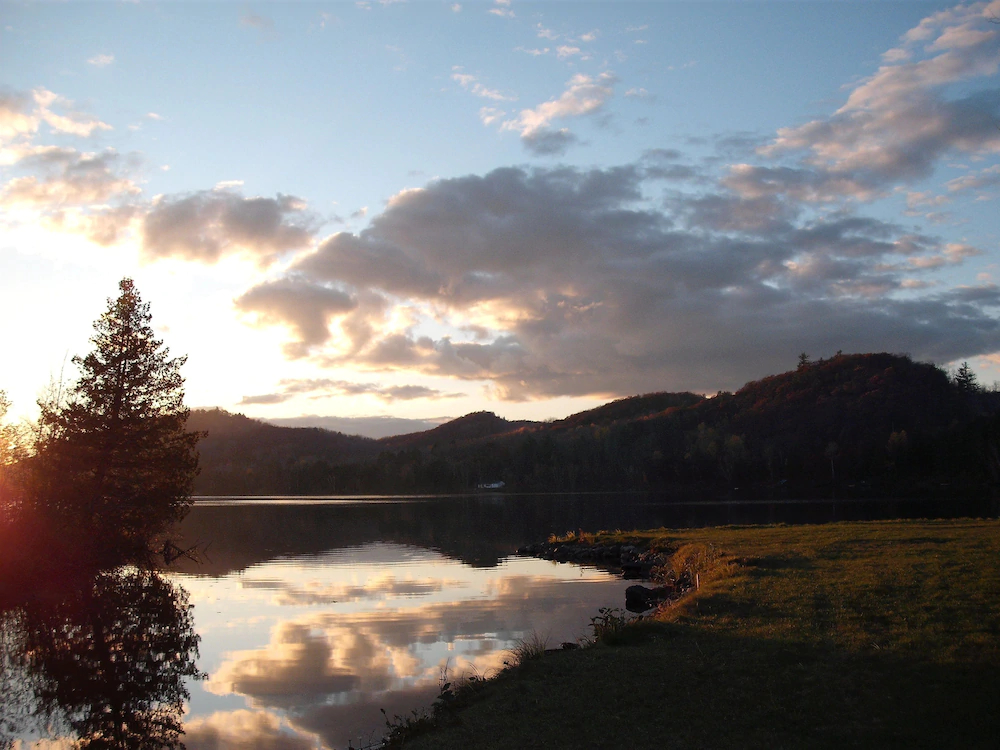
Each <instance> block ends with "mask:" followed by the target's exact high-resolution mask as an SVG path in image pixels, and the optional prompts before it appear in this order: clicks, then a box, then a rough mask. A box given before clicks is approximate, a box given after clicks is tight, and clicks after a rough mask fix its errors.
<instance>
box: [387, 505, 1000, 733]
mask: <svg viewBox="0 0 1000 750" xmlns="http://www.w3.org/2000/svg"><path fill="white" fill-rule="evenodd" d="M588 537H590V535H584V540H585V541H590V539H588ZM603 538H606V539H608V540H612V539H616V540H617V541H622V540H627V541H629V542H630V543H635V544H637V545H639V546H644V547H652V548H660V549H664V550H668V551H670V552H671V554H672V559H671V564H672V566H673V567H674V572H676V573H679V572H680V569H687V570H689V571H690V572H692V573H698V574H699V581H700V584H701V587H700V589H699V590H697V591H696V592H693V593H692V594H690V595H688V596H687V597H686V598H685V599H683V600H682V601H681V602H680V603H678V604H677V605H675V606H674V607H672V608H671V609H670V610H667V611H665V612H662V613H660V614H659V615H658V616H657V618H656V619H655V621H653V622H650V621H646V622H644V623H643V624H642V625H641V626H640V627H636V628H635V629H634V632H633V633H632V634H631V637H622V633H621V632H620V631H618V632H616V636H615V638H614V639H612V640H613V641H614V642H615V643H617V644H621V645H609V644H608V643H606V641H605V640H601V639H598V640H597V643H596V645H595V646H594V647H591V648H586V649H581V650H577V651H570V652H558V653H548V654H546V655H545V656H544V658H541V659H532V660H525V661H524V662H522V663H521V664H519V665H518V666H517V667H516V668H514V669H509V670H506V671H505V672H503V673H501V674H500V675H499V676H498V677H497V678H496V679H494V680H489V681H487V682H486V683H484V684H479V685H477V689H476V691H475V692H474V693H470V694H469V695H460V696H459V697H458V698H457V699H456V700H455V701H453V702H452V704H451V706H449V708H448V710H446V711H443V712H441V713H440V715H439V717H438V725H439V726H438V727H437V728H436V729H434V730H433V731H431V732H429V733H427V734H424V735H422V736H421V737H415V738H412V739H410V740H408V741H407V742H406V745H405V746H406V747H407V748H445V749H447V748H460V747H461V748H535V747H537V748H542V747H545V748H660V747H663V748H782V747H787V748H798V747H809V748H813V747H819V748H843V747H872V748H884V747H898V748H944V747H962V748H966V747H969V748H980V747H981V748H997V747H998V746H1000V709H998V706H1000V669H998V668H1000V522H997V521H898V522H877V523H844V524H830V525H823V526H772V527H725V528H716V529H697V530H684V531H667V530H662V529H661V530H658V531H650V532H641V533H634V534H621V533H620V532H616V533H615V534H608V535H605V536H598V539H599V540H600V539H603ZM685 566H686V567H685ZM595 619H597V618H595ZM616 630H617V629H616ZM626 630H629V628H626Z"/></svg>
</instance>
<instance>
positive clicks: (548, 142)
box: [521, 128, 579, 156]
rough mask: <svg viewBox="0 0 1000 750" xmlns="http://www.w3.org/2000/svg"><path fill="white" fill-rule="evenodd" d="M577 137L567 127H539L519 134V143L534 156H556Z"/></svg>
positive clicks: (563, 151)
mask: <svg viewBox="0 0 1000 750" xmlns="http://www.w3.org/2000/svg"><path fill="white" fill-rule="evenodd" d="M578 141H579V139H578V138H577V137H576V136H575V135H573V134H572V133H571V132H569V129H568V128H560V129H559V130H548V129H544V128H543V129H541V130H535V131H532V132H530V133H527V134H524V135H522V136H521V143H522V144H523V145H524V147H525V148H526V149H528V151H530V152H531V153H533V154H535V155H536V156H558V155H560V154H564V153H566V150H567V149H568V148H569V147H570V146H572V145H573V144H575V143H577V142H578Z"/></svg>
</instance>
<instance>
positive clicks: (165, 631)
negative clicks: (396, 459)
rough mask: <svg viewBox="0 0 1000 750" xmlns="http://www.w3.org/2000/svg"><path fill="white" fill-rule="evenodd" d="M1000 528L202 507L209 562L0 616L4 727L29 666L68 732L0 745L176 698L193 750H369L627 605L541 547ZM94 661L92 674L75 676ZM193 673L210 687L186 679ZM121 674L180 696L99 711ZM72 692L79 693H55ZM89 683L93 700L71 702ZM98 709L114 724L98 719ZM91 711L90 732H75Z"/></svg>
mask: <svg viewBox="0 0 1000 750" xmlns="http://www.w3.org/2000/svg"><path fill="white" fill-rule="evenodd" d="M997 515H998V507H997V504H996V501H993V500H973V501H963V502H958V501H943V500H936V501H912V500H911V501H887V500H880V501H875V500H863V501H858V500H851V501H829V500H823V501H789V500H783V501H756V502H732V501H731V502H708V503H706V502H681V501H678V500H676V499H669V500H668V499H657V498H655V497H650V496H648V495H544V496H502V495H476V496H461V497H423V498H356V497H355V498H200V499H199V500H198V502H197V503H196V505H195V507H194V508H193V510H192V512H191V513H190V514H189V516H188V517H187V519H185V521H184V523H183V524H181V526H180V528H179V531H180V533H181V535H182V536H183V538H184V539H186V540H187V542H188V544H192V545H193V544H199V545H200V546H201V548H202V549H203V550H204V551H203V553H202V555H201V556H202V558H203V561H202V562H201V563H200V564H194V563H192V562H189V561H183V562H182V564H178V565H176V566H175V567H174V568H173V569H171V570H170V571H165V572H164V573H163V574H162V575H161V576H155V577H152V578H150V577H149V576H146V577H143V576H142V575H139V574H138V573H136V572H131V573H129V572H126V573H124V574H122V575H120V576H119V577H118V578H109V579H108V580H104V581H102V582H101V584H100V586H98V587H96V588H95V591H97V593H96V594H88V595H87V596H86V597H84V599H85V601H84V600H83V599H81V600H80V601H78V602H76V603H75V604H73V605H72V606H70V605H59V606H60V607H61V608H59V607H56V608H55V609H53V610H52V611H51V612H49V611H48V610H45V612H42V613H34V614H31V613H29V614H26V615H23V616H20V615H19V616H18V617H20V619H18V617H11V616H8V618H7V620H6V621H5V624H4V627H5V631H4V638H3V645H4V648H5V656H4V667H5V671H4V673H3V675H4V676H3V684H2V685H0V689H3V691H4V693H5V694H6V695H7V696H8V697H7V698H5V699H0V700H6V701H7V703H6V704H5V705H0V710H3V711H4V712H5V713H7V714H8V715H9V716H27V715H28V714H30V713H31V710H30V707H29V708H25V705H26V704H25V703H24V700H22V701H21V703H18V702H17V699H15V698H13V697H10V696H16V695H19V694H20V695H22V696H23V695H28V694H30V692H31V691H30V690H28V689H27V688H25V687H24V685H26V684H27V683H28V682H30V677H31V675H30V674H28V675H27V676H23V675H22V676H21V677H18V675H17V669H16V668H17V665H18V664H21V665H22V666H24V665H27V666H25V669H27V670H30V669H35V670H36V671H42V670H44V671H45V673H46V674H48V675H50V677H49V683H46V684H49V688H47V690H48V693H45V694H46V695H47V696H49V698H48V699H49V700H50V702H55V703H59V704H60V705H61V706H62V708H63V709H64V711H66V710H67V709H68V711H66V712H67V713H68V714H72V715H74V716H77V719H75V720H74V721H75V722H76V723H73V721H62V722H60V721H57V720H56V719H53V720H51V721H50V722H49V723H48V725H47V726H39V725H38V723H37V722H35V723H34V724H32V723H31V722H30V721H28V720H27V719H24V720H23V721H14V722H11V726H10V727H9V728H8V729H7V730H4V729H3V728H2V727H0V747H2V746H3V745H4V740H5V739H6V740H7V744H8V745H12V746H13V747H31V746H36V747H39V748H41V747H45V748H52V747H58V746H59V745H53V744H52V741H53V740H58V739H59V738H61V737H66V736H71V735H73V734H80V733H87V732H91V733H93V732H98V731H102V732H105V733H106V732H107V731H109V730H107V728H106V726H105V725H106V724H107V719H106V717H107V715H109V713H110V714H114V715H119V714H120V715H122V716H131V717H133V719H132V722H133V724H134V726H136V727H140V728H143V727H145V728H143V729H141V731H140V730H136V731H137V736H138V735H140V734H142V732H147V733H148V731H149V730H148V726H151V725H152V724H155V723H156V722H158V721H160V719H161V718H162V715H161V714H155V711H154V710H153V708H151V706H155V705H157V704H156V701H157V700H159V701H161V704H162V705H167V704H169V703H170V701H171V700H174V701H175V705H176V706H178V708H177V709H176V714H177V720H178V722H180V723H182V724H183V728H184V730H185V732H186V734H185V736H184V737H183V741H184V742H185V744H186V745H187V747H188V748H190V750H208V749H209V748H211V749H212V750H217V749H219V748H251V747H253V748H265V749H267V748H288V749H291V750H298V749H299V748H302V749H303V750H304V749H305V748H328V749H330V750H333V749H334V748H346V747H348V745H349V744H352V745H353V746H354V747H359V746H364V745H368V744H371V743H372V742H375V741H377V740H378V739H379V738H380V737H381V735H382V732H383V730H384V728H385V718H384V717H383V714H382V710H385V712H386V713H387V714H388V715H389V716H390V717H391V716H393V715H395V714H400V715H408V714H409V712H410V711H411V710H412V709H417V708H421V707H426V706H429V705H430V703H431V702H432V701H433V700H434V698H435V697H436V695H437V693H438V691H439V688H440V685H441V683H442V681H444V680H446V679H452V678H454V677H456V676H460V675H462V674H470V673H471V674H479V675H489V674H491V673H493V672H494V671H495V670H497V669H500V668H502V666H503V662H504V660H505V659H506V658H508V656H507V652H508V650H509V649H510V648H511V647H512V646H513V645H515V644H516V642H517V641H518V640H519V639H524V638H529V637H531V636H532V635H533V634H538V635H540V636H542V637H543V638H545V639H546V640H547V641H548V643H549V644H550V645H551V646H558V645H559V644H560V643H561V642H564V641H575V640H577V639H579V638H581V637H584V636H586V635H588V634H589V631H590V627H589V625H590V618H591V617H593V616H594V615H596V614H597V610H598V609H599V608H601V607H623V606H624V591H625V588H626V587H627V586H628V585H629V582H626V581H623V580H621V579H619V578H617V577H615V576H613V575H611V574H609V573H607V572H604V571H601V570H595V569H593V568H586V567H580V566H577V565H572V564H561V563H554V562H549V561H542V560H534V559H526V558H519V557H516V556H514V555H513V553H514V550H515V549H517V547H519V546H521V545H523V544H526V543H528V542H533V541H538V540H541V539H544V538H546V537H547V536H548V535H549V534H551V533H563V532H565V531H568V530H576V529H578V528H582V529H584V530H598V529H618V528H620V529H632V528H647V527H660V526H666V527H673V528H678V527H694V526H706V525H722V524H761V523H824V522H831V521H839V520H864V519H875V518H907V517H958V516H990V517H996V516H997ZM185 594H186V596H187V600H188V601H189V602H190V604H191V605H193V609H191V610H190V612H188V610H187V609H185V607H184V606H183V605H184V596H185ZM60 618H61V619H60ZM185 618H187V619H185ZM36 623H40V624H36ZM94 623H111V624H110V625H107V624H106V625H105V626H104V627H103V629H102V631H101V632H105V633H107V636H106V639H107V640H109V641H111V643H110V644H104V643H101V644H99V647H94V646H93V644H92V643H91V641H92V640H93V639H90V640H88V639H87V638H86V637H83V636H81V633H82V634H83V635H84V636H86V633H87V632H96V631H93V630H88V628H90V629H92V628H93V627H94ZM36 630H37V631H39V632H36ZM60 632H61V633H63V634H64V635H65V637H66V639H67V641H73V639H76V640H77V641H79V642H81V643H84V642H85V643H84V646H83V648H85V649H89V650H88V651H87V654H88V655H86V656H84V657H82V658H81V657H80V656H79V655H77V656H74V657H73V658H71V659H69V658H66V657H65V656H64V655H65V654H66V653H68V652H69V651H70V650H72V649H71V648H69V647H66V646H65V645H64V644H62V643H61V642H59V638H60V637H61V636H60V635H59V633H60ZM150 632H152V633H155V634H156V636H155V638H151V637H150V636H149V635H148V634H149V633H150ZM39 633H41V635H40V634H39ZM193 633H197V635H198V636H199V637H200V645H199V651H200V656H198V658H197V661H196V662H195V661H194V656H193V652H189V653H190V655H191V658H190V659H189V660H188V661H187V662H185V661H184V659H181V658H179V657H177V654H180V653H183V649H184V645H183V644H184V643H187V641H185V640H184V638H185V637H188V636H190V635H192V634H193ZM19 639H20V640H19ZM32 639H34V640H32ZM20 641H25V642H27V643H28V644H29V645H31V648H33V650H30V649H29V650H30V653H31V654H32V656H30V658H23V659H22V660H21V661H20V662H19V661H18V658H17V655H16V654H14V655H13V656H12V655H11V654H12V651H11V649H12V648H14V647H16V646H17V644H18V643H19V642H20ZM128 644H133V646H134V647H135V649H136V650H137V651H138V652H141V655H140V656H139V657H132V656H128V657H118V658H117V660H116V657H115V656H114V654H116V653H122V654H127V653H128V652H129V651H130V648H131V647H130V646H129V645H128ZM151 644H152V646H151ZM177 644H182V645H180V646H179V645H177ZM153 646H155V648H154V647H153ZM157 649H158V650H157ZM39 655H41V656H39ZM32 659H34V661H32ZM144 659H145V661H143V660H144ZM91 662H93V664H94V665H96V666H94V670H95V671H96V672H98V673H100V675H102V677H99V678H98V677H94V676H93V675H90V674H89V673H87V672H86V671H85V668H84V666H81V665H86V664H88V663H91ZM164 664H168V665H172V666H171V667H170V669H172V670H173V671H172V672H170V669H167V668H165V667H164V666H163V665H164ZM194 666H196V667H197V669H198V670H200V671H201V673H202V674H203V675H204V678H203V679H200V680H193V679H191V678H190V677H186V676H185V671H184V670H185V669H188V670H189V671H193V668H194ZM115 669H120V670H124V673H125V676H124V677H122V676H120V675H119V676H118V677H116V678H115V679H116V680H117V681H116V682H115V684H116V685H121V684H122V683H123V682H128V681H129V680H133V681H135V682H137V683H142V684H144V685H146V684H152V682H155V680H150V679H149V678H148V675H149V674H157V675H158V676H162V675H164V674H166V673H168V672H170V675H172V679H173V682H171V681H170V680H169V679H166V678H164V679H162V680H161V683H162V684H161V685H160V687H159V688H158V690H159V692H158V693H155V694H151V695H135V696H133V695H129V696H127V699H125V698H120V697H118V693H121V688H120V687H116V688H114V690H115V691H117V693H116V694H115V695H112V696H111V697H109V694H105V693H101V692H100V691H101V690H105V691H107V690H108V687H107V684H106V683H108V682H109V681H110V679H105V678H104V676H105V675H107V674H108V673H109V672H113V671H114V670H115ZM144 670H145V671H144ZM136 675H140V677H141V676H142V675H146V677H142V678H141V679H140V677H136ZM19 680H20V682H19ZM102 680H103V681H102ZM22 683H24V685H22ZM53 684H54V685H55V686H56V687H54V688H53V687H51V685H53ZM63 684H65V685H71V686H72V689H69V688H67V689H66V690H63V692H62V693H60V692H59V689H61V688H60V685H63ZM82 684H86V685H89V686H90V687H89V688H88V689H90V690H91V691H95V692H94V695H93V696H90V697H81V690H80V685H82ZM181 684H184V685H186V687H187V689H188V691H189V692H190V696H191V697H190V701H188V702H186V703H184V704H183V707H181V704H180V703H176V701H177V698H176V695H175V693H176V690H175V688H176V687H177V686H178V685H181ZM18 691H20V692H18ZM172 691H173V692H172ZM36 692H37V690H36ZM42 692H44V690H43V691H42ZM53 696H54V697H53ZM60 696H65V697H60ZM25 700H26V699H25ZM74 701H75V702H74ZM115 701H118V702H117V703H116V702H115ZM107 705H114V706H116V707H115V709H114V710H113V711H110V712H109V711H108V709H107V708H106V706H107ZM102 707H105V708H102ZM88 712H90V714H93V715H94V716H96V717H97V718H93V717H90V718H88V719H87V721H84V720H83V719H81V718H79V717H81V716H84V715H88V716H89V714H88ZM116 712H118V713H116ZM158 716H159V717H160V718H157V717H158ZM102 717H103V718H102ZM88 721H89V722H90V723H87V722H88ZM102 721H103V722H104V724H101V722H102ZM122 721H123V722H125V720H122ZM143 722H147V724H144V723H143ZM125 723H127V722H125ZM121 725H122V724H121V723H120V724H119V726H121ZM102 727H104V728H102ZM4 731H7V732H8V736H7V737H6V738H5V737H4V735H3V733H4ZM123 742H124V744H123V745H122V746H129V747H131V746H133V744H134V741H123Z"/></svg>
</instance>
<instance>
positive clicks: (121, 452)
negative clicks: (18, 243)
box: [30, 279, 200, 550]
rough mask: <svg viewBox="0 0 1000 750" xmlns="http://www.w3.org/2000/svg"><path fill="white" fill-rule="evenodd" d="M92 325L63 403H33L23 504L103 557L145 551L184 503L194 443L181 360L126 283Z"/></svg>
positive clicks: (195, 437) (179, 513) (193, 461)
mask: <svg viewBox="0 0 1000 750" xmlns="http://www.w3.org/2000/svg"><path fill="white" fill-rule="evenodd" d="M119 288H120V295H119V296H118V298H117V299H114V300H108V309H107V311H106V312H105V313H104V314H103V315H102V316H101V317H100V319H99V320H97V321H96V322H95V323H94V330H95V333H94V336H93V337H92V338H91V342H92V343H93V345H94V349H93V351H91V352H90V353H89V354H88V355H87V356H85V357H74V358H73V363H74V364H75V365H76V366H77V367H78V369H79V371H80V375H79V378H78V379H77V381H76V382H75V383H74V384H73V385H72V386H71V388H70V389H69V392H68V394H67V396H66V397H65V398H64V399H58V398H57V399H55V400H53V401H49V402H43V403H42V404H41V407H42V410H41V417H40V420H39V435H38V441H37V445H36V446H35V451H36V455H35V457H34V458H33V459H32V461H31V470H32V479H31V487H30V496H31V499H32V501H33V503H34V504H35V508H36V510H37V511H38V513H39V514H41V515H42V516H43V517H45V518H46V519H47V521H48V522H49V523H50V524H52V525H53V526H54V527H55V528H57V529H59V530H61V531H65V532H73V533H74V534H75V536H76V537H77V538H78V539H81V538H82V539H84V540H92V541H94V542H96V543H97V544H99V545H100V546H101V547H102V548H104V549H110V550H115V549H119V550H125V549H129V548H133V547H135V548H138V547H143V546H145V545H146V544H147V543H148V542H149V540H150V539H151V538H152V537H153V536H155V535H156V534H158V533H160V532H162V531H164V530H165V529H166V528H167V527H168V526H169V525H170V524H171V523H173V522H175V521H176V520H178V519H179V518H181V517H183V515H184V513H185V512H186V511H187V509H188V507H189V505H190V495H191V482H192V480H193V478H194V475H195V474H196V472H197V467H198V454H197V452H196V444H197V441H198V439H199V437H200V435H198V434H192V433H190V432H188V430H187V424H186V423H187V418H188V409H187V407H185V406H184V390H183V385H184V380H183V378H182V377H181V374H180V367H181V365H183V364H184V361H185V358H183V357H180V358H170V357H169V351H168V349H167V348H166V347H165V346H164V345H163V342H162V341H160V340H159V339H157V338H156V336H155V335H154V333H153V329H152V327H151V325H150V320H151V318H150V313H149V305H148V303H145V302H143V301H142V300H141V299H140V297H139V293H138V291H137V290H136V288H135V285H134V284H133V282H132V280H131V279H123V280H122V282H121V283H120V285H119Z"/></svg>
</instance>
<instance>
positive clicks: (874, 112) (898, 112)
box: [743, 3, 1000, 200]
mask: <svg viewBox="0 0 1000 750" xmlns="http://www.w3.org/2000/svg"><path fill="white" fill-rule="evenodd" d="M993 5H994V6H995V5H996V3H993ZM991 7H992V6H989V7H988V6H986V5H985V4H983V3H978V4H973V5H960V6H957V7H955V8H952V9H950V10H948V11H944V12H942V13H937V14H934V15H932V16H930V17H928V18H926V19H924V20H923V21H922V22H921V23H920V25H919V26H917V27H916V28H915V29H912V30H911V31H910V32H908V33H907V34H906V35H905V36H904V38H903V44H902V47H900V48H899V49H897V50H893V51H890V54H888V55H887V56H884V57H883V60H884V64H883V65H882V66H881V67H880V68H879V70H878V71H877V72H876V73H875V74H874V75H872V76H871V77H869V78H868V79H866V80H864V81H863V82H862V83H861V84H859V85H857V86H856V87H854V89H853V90H852V91H851V93H850V95H849V96H848V99H847V101H846V103H845V104H844V105H843V106H842V107H841V108H840V109H838V110H837V111H836V112H835V113H834V114H833V115H831V116H829V117H826V118H822V119H818V120H813V121H811V122H808V123H806V124H804V125H800V126H797V127H790V128H783V129H781V130H779V131H778V134H777V137H776V138H775V139H774V141H773V142H772V143H771V144H769V145H767V146H765V147H763V148H762V149H761V150H760V153H761V154H762V155H764V156H769V157H779V156H782V155H785V154H790V153H804V154H805V156H804V158H803V165H804V166H805V167H806V168H807V169H809V170H811V171H812V173H813V174H814V177H813V178H812V180H813V182H814V183H815V184H821V185H822V186H823V189H817V190H814V191H812V192H811V193H805V194H803V193H801V192H800V193H799V195H802V196H804V197H808V198H809V199H812V200H830V199H831V198H832V197H833V196H834V195H842V196H853V197H856V198H860V199H863V200H867V199H869V198H871V197H873V196H877V195H878V194H879V193H880V192H881V191H883V190H885V189H886V188H887V187H888V186H890V185H893V184H897V183H906V182H911V181H914V180H919V179H922V178H924V177H927V176H929V175H930V174H931V173H932V172H933V169H934V167H935V166H936V164H937V163H938V161H939V160H940V158H941V157H942V156H944V155H946V154H948V153H952V152H960V153H966V154H997V153H1000V130H998V128H997V126H996V123H997V120H998V117H1000V97H998V91H997V89H996V88H992V89H982V88H980V89H978V90H977V89H975V88H972V87H971V86H970V84H972V82H974V81H977V80H979V79H983V78H985V77H992V76H995V75H996V73H997V70H998V68H1000V28H997V27H995V26H992V25H991V24H990V23H989V14H990V12H991V11H990V8H991ZM743 176H744V177H745V178H747V181H748V183H749V181H752V179H753V178H756V177H761V178H764V179H766V180H767V181H768V185H769V187H770V189H774V190H784V189H788V190H789V191H792V192H796V191H798V190H799V189H800V188H801V185H802V180H801V179H800V178H799V175H797V174H796V173H795V171H791V172H784V173H765V172H756V173H754V172H745V173H744V175H743ZM784 177H790V178H791V179H790V180H789V181H788V182H787V183H786V182H784V180H783V178H784ZM751 190H752V188H751Z"/></svg>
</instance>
